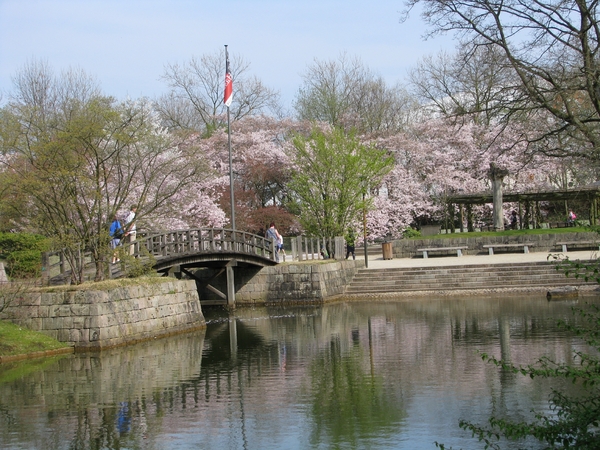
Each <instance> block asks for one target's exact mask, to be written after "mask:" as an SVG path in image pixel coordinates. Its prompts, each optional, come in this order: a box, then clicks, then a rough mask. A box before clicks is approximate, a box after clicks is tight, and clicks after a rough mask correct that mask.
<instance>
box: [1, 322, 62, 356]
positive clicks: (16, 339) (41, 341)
mask: <svg viewBox="0 0 600 450" xmlns="http://www.w3.org/2000/svg"><path fill="white" fill-rule="evenodd" d="M65 347H69V345H68V344H65V343H64V342H59V341H57V340H56V339H53V338H51V337H49V336H46V335H45V334H42V333H38V332H37V331H31V330H28V329H27V328H23V327H20V326H19V325H15V324H14V323H12V322H7V321H4V320H0V356H14V355H25V354H29V353H36V352H43V351H47V350H57V349H61V348H65Z"/></svg>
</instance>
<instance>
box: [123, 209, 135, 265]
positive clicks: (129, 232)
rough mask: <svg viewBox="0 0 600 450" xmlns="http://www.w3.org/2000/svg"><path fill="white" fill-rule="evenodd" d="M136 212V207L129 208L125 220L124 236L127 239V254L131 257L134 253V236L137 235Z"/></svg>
mask: <svg viewBox="0 0 600 450" xmlns="http://www.w3.org/2000/svg"><path fill="white" fill-rule="evenodd" d="M136 211H137V206H135V205H133V206H131V208H129V214H128V215H127V217H126V218H125V236H128V237H129V241H128V242H129V244H130V245H129V254H130V255H133V253H134V245H133V243H134V242H135V236H136V234H137V231H136V228H135V213H136Z"/></svg>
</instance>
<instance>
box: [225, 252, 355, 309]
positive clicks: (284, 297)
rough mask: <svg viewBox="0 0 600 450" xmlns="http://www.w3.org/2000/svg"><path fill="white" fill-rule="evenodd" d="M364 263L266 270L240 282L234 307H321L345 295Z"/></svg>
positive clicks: (346, 262) (286, 265) (321, 263)
mask: <svg viewBox="0 0 600 450" xmlns="http://www.w3.org/2000/svg"><path fill="white" fill-rule="evenodd" d="M361 267H364V261H363V260H357V261H355V260H343V261H332V262H320V263H298V264H295V263H292V264H281V265H277V266H273V267H265V268H263V269H262V270H260V271H259V272H258V273H257V274H256V275H254V276H253V277H252V278H249V279H247V280H243V283H242V286H241V287H240V288H239V290H238V291H237V292H236V294H235V300H236V304H238V305H244V304H269V305H275V304H299V303H302V304H308V303H323V302H324V301H326V300H327V299H330V298H332V297H335V296H336V295H340V294H343V293H344V289H345V287H346V285H347V284H348V283H350V281H351V280H352V277H353V276H354V274H355V273H356V271H357V270H358V269H359V268H361ZM236 286H237V282H236Z"/></svg>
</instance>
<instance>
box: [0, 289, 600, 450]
mask: <svg viewBox="0 0 600 450" xmlns="http://www.w3.org/2000/svg"><path fill="white" fill-rule="evenodd" d="M584 302H591V303H595V304H600V301H599V300H598V299H595V298H594V299H586V300H585V301H584V300H579V302H578V303H577V302H573V301H571V302H560V301H551V302H549V301H547V300H546V298H545V297H542V296H535V297H531V296H527V297H518V298H506V297H503V298H471V297H468V298H463V299H448V298H444V299H428V298H418V299H411V300H405V299H402V300H397V301H391V300H390V301H385V302H375V301H371V300H370V301H361V302H351V303H336V304H330V305H326V306H322V307H302V308H286V309H278V308H255V309H238V310H237V311H236V312H235V313H234V314H232V315H231V316H229V315H227V314H226V313H225V312H224V311H222V310H205V315H206V318H207V322H208V326H207V328H206V330H202V331H201V332H194V333H191V334H185V335H180V336H175V337H169V338H166V339H156V340H153V341H151V342H146V343H143V344H138V345H135V346H130V347H126V348H118V349H113V350H108V351H104V352H102V353H90V354H75V355H68V356H65V357H61V358H48V359H40V360H35V361H29V362H20V363H11V364H2V365H0V447H1V448H3V449H433V448H435V442H436V441H437V442H440V443H443V444H445V445H446V446H453V447H454V448H464V449H474V448H482V445H481V444H480V443H478V442H477V441H476V440H475V439H473V438H471V436H470V434H469V433H468V432H465V431H463V430H461V429H460V428H459V427H458V421H459V420H460V419H466V420H470V421H474V422H477V423H484V422H485V421H486V419H487V418H488V417H489V415H490V414H496V415H508V416H509V417H511V418H513V419H523V418H530V417H531V412H530V410H531V409H532V408H535V409H537V410H546V409H547V405H548V403H547V399H548V394H549V389H550V387H549V386H548V384H547V383H544V382H543V381H541V380H537V379H535V380H531V379H529V378H525V377H522V376H519V375H512V374H507V373H504V372H502V371H501V370H500V369H498V368H496V367H494V366H492V365H491V364H487V363H484V362H483V361H482V360H481V357H480V355H479V354H478V352H486V353H488V354H492V355H494V356H497V357H502V358H505V359H509V360H511V361H513V362H514V363H524V364H527V363H532V362H534V361H536V360H537V359H538V358H539V357H541V356H549V357H550V358H553V359H554V360H557V361H571V360H572V354H573V350H574V349H581V348H583V347H582V344H581V342H580V341H578V340H577V339H576V338H574V337H573V336H569V335H568V334H567V333H566V332H564V331H563V330H561V329H559V328H558V327H557V325H556V320H557V319H558V318H566V319H569V320H575V318H574V316H573V315H572V314H571V307H572V306H574V305H575V306H576V305H577V304H578V305H579V306H584ZM527 447H528V448H535V446H534V444H532V443H528V444H527ZM507 448H510V447H507ZM515 448H516V447H515Z"/></svg>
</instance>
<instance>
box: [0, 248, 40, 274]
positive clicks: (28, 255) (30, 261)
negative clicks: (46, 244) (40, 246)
mask: <svg viewBox="0 0 600 450" xmlns="http://www.w3.org/2000/svg"><path fill="white" fill-rule="evenodd" d="M6 262H7V263H8V275H9V276H10V277H12V278H31V277H39V276H40V275H41V273H42V252H41V251H39V250H18V251H15V252H12V253H10V254H9V255H8V258H6Z"/></svg>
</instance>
